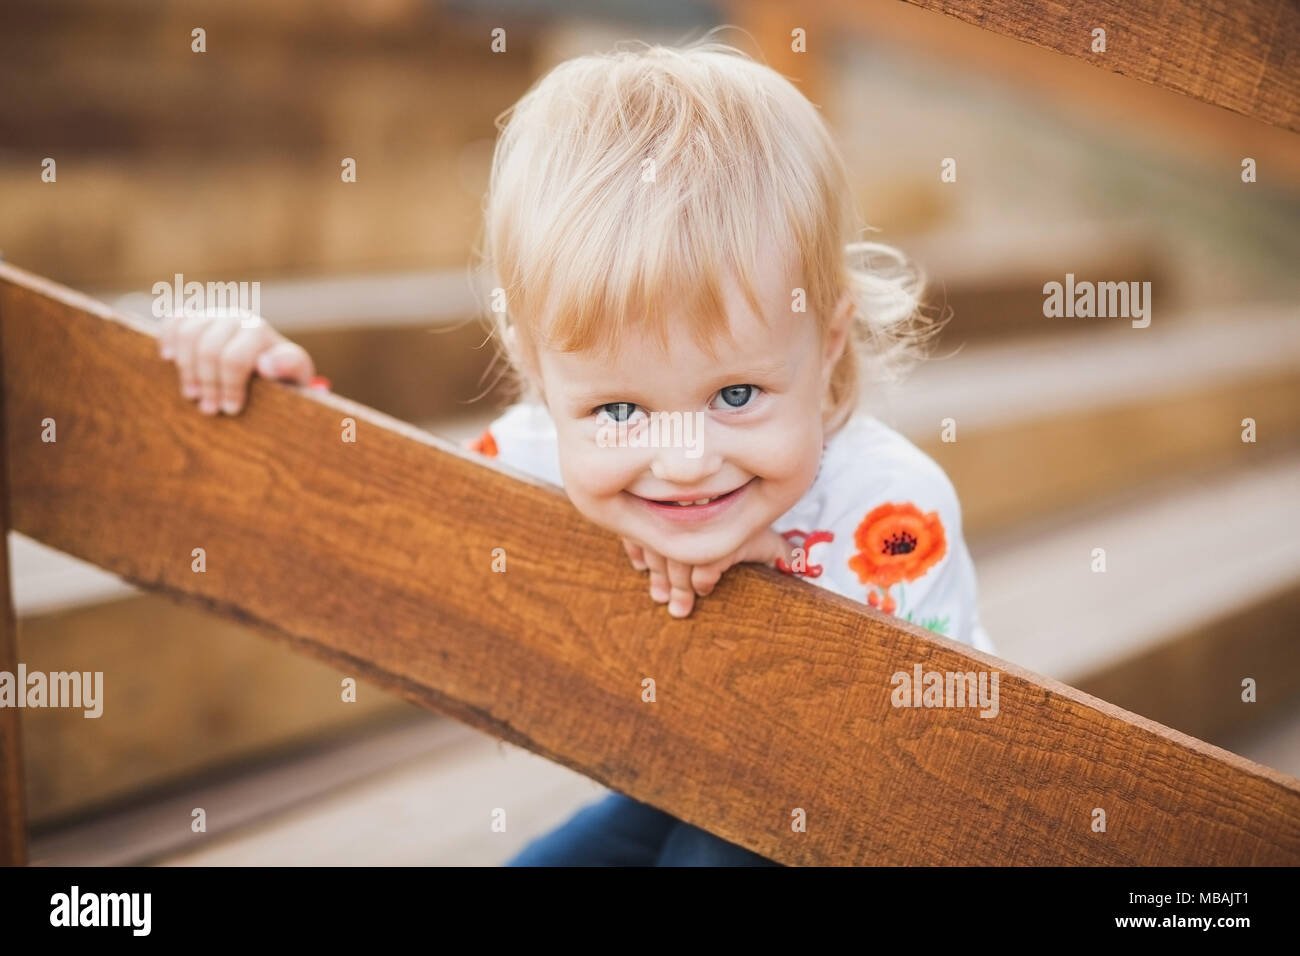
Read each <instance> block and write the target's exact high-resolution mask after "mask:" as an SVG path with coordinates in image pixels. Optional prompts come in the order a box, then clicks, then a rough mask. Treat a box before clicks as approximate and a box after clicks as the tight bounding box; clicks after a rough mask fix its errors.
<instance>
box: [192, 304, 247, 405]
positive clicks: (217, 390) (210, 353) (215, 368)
mask: <svg viewBox="0 0 1300 956" xmlns="http://www.w3.org/2000/svg"><path fill="white" fill-rule="evenodd" d="M238 333H239V320H238V319H233V318H218V319H210V320H209V322H208V324H207V326H206V327H205V328H204V329H203V331H202V332H201V333H199V336H198V340H197V342H196V344H195V346H194V374H195V378H197V379H198V384H199V411H200V412H202V413H203V414H204V415H215V414H216V413H217V412H218V410H219V409H220V408H221V355H222V353H223V352H224V351H225V349H226V345H227V343H229V342H230V340H231V339H233V338H234V337H235V336H236V335H237V334H238Z"/></svg>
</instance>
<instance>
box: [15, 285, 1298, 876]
mask: <svg viewBox="0 0 1300 956" xmlns="http://www.w3.org/2000/svg"><path fill="white" fill-rule="evenodd" d="M0 316H3V337H4V338H3V341H4V355H5V356H6V362H7V364H6V367H5V394H4V399H5V403H4V405H5V414H6V426H7V428H6V432H7V437H8V454H9V460H10V468H11V476H12V483H11V495H12V515H13V522H14V527H15V528H16V529H17V530H20V531H22V532H24V533H26V534H28V535H31V536H32V537H35V538H37V539H38V540H41V541H44V542H46V543H48V544H50V545H52V546H54V547H57V548H60V549H62V550H64V551H67V552H69V553H71V554H74V555H77V556H79V557H82V558H84V559H86V560H89V561H92V562H94V563H95V564H98V565H100V566H102V567H105V568H108V569H109V570H112V571H114V572H115V573H118V574H121V575H123V576H124V577H126V578H128V579H130V580H132V581H134V582H136V583H138V584H140V585H142V586H144V587H148V588H154V589H158V590H161V591H165V592H167V593H169V594H172V595H174V596H176V597H177V598H178V599H181V600H186V601H190V602H194V603H197V604H199V605H201V606H203V607H206V608H208V609H210V610H212V611H214V612H216V613H221V614H225V615H227V616H230V617H233V618H236V619H238V620H242V621H245V622H247V623H249V624H252V625H255V626H258V627H260V628H262V629H264V630H266V631H267V632H268V633H269V634H273V635H275V636H277V637H279V638H280V639H282V640H285V641H287V642H289V643H290V644H291V645H292V646H294V647H296V648H298V649H300V650H302V651H304V652H307V653H311V654H314V655H316V656H318V657H320V658H321V659H323V660H325V661H328V662H329V663H331V664H333V665H334V666H335V667H337V668H338V669H339V670H341V671H342V672H343V673H344V674H349V675H355V676H357V677H363V678H367V679H369V680H371V681H373V682H374V683H375V684H377V685H379V686H381V687H384V688H387V689H390V690H392V691H394V692H395V693H398V694H401V695H402V696H404V697H406V698H407V699H409V700H412V701H414V702H416V703H418V704H420V705H422V706H424V707H427V708H429V709H431V710H438V711H442V712H445V713H447V714H450V715H451V716H453V717H456V718H458V719H460V720H462V721H464V722H465V723H467V724H470V725H471V726H474V727H477V728H479V729H482V730H485V731H487V732H488V733H491V734H493V735H495V736H497V737H499V738H501V739H504V740H508V741H510V742H512V743H515V744H518V745H520V746H523V747H526V748H528V749H530V750H532V751H534V752H536V753H538V754H540V755H542V756H544V757H547V758H549V759H551V760H555V761H558V762H560V763H563V764H565V765H566V766H569V767H571V768H573V769H575V770H577V771H579V772H581V773H584V774H586V775H587V776H589V777H592V778H593V779H595V780H598V781H599V782H601V783H603V784H605V785H607V786H610V787H612V788H614V789H617V790H621V791H623V792H625V793H628V794H630V795H631V796H633V797H636V798H638V799H640V800H644V801H646V802H649V803H651V804H654V805H656V806H658V807H660V808H662V809H664V810H666V811H668V812H670V813H673V814H675V815H676V816H678V817H680V818H682V819H684V820H687V821H689V822H691V823H694V824H696V825H698V826H701V827H704V828H706V829H708V830H710V831H712V832H714V833H716V834H718V835H720V836H722V837H724V838H726V839H728V840H731V841H733V842H736V843H740V844H742V845H744V846H746V847H749V848H751V849H753V850H755V851H756V852H759V853H762V854H764V855H767V856H770V857H772V858H774V859H777V860H780V861H782V862H786V863H791V864H827V863H836V864H859V863H879V864H890V863H894V864H918V863H928V864H965V863H986V864H999V863H1002V864H1012V863H1014V864H1050V863H1073V864H1228V863H1238V864H1282V863H1290V864H1295V863H1300V781H1297V780H1294V779H1292V778H1290V777H1288V776H1286V775H1284V774H1281V773H1278V772H1277V771H1274V770H1270V769H1269V768H1266V767H1262V766H1259V765H1257V764H1253V763H1251V762H1250V761H1247V760H1245V759H1243V758H1241V757H1238V756H1236V755H1234V754H1230V753H1228V752H1226V751H1224V750H1221V749H1219V748H1216V747H1213V746H1210V745H1209V744H1205V743H1203V742H1201V741H1198V740H1195V739H1193V738H1191V737H1188V736H1186V735H1184V734H1180V733H1177V732H1176V731H1172V730H1169V729H1168V728H1165V727H1162V726H1160V725H1158V724H1155V723H1153V722H1151V721H1149V720H1146V719H1144V718H1141V717H1138V716H1137V715H1134V714H1130V713H1128V712H1126V711H1123V710H1121V709H1119V708H1117V707H1114V706H1112V705H1110V704H1107V703H1105V702H1103V701H1100V700H1097V699H1095V698H1092V697H1089V696H1088V695H1086V694H1083V693H1081V692H1079V691H1077V690H1074V689H1072V688H1070V687H1067V686H1065V685H1063V684H1060V683H1058V682H1056V681H1052V680H1048V679H1045V678H1042V677H1039V676H1037V675H1034V674H1032V673H1029V672H1027V671H1025V670H1024V669H1022V668H1019V667H1016V666H1015V665H1014V664H1010V663H1008V662H1005V661H1001V660H999V659H997V658H995V657H992V656H989V655H985V654H980V653H978V652H975V651H973V650H971V649H970V648H967V647H965V646H963V645H959V644H955V643H953V642H950V641H948V640H946V639H943V638H940V637H938V636H937V635H934V634H932V633H931V632H930V631H926V630H922V629H920V628H916V627H913V626H911V625H908V624H906V623H902V622H899V621H897V620H895V619H893V618H891V617H886V616H884V615H881V614H879V613H877V612H875V611H873V610H871V609H870V608H867V607H865V606H864V605H860V604H857V603H856V602H853V601H849V600H847V599H844V598H840V597H837V596H835V595H831V594H828V593H825V592H822V591H820V590H817V589H815V588H813V587H811V586H810V585H807V584H805V583H803V582H800V581H796V580H793V579H789V578H785V577H783V576H781V575H780V574H778V573H777V572H775V571H771V570H768V569H761V568H754V567H744V568H740V569H737V570H736V571H735V572H733V573H731V574H729V575H728V576H727V577H726V579H725V580H724V582H723V583H722V584H721V585H720V587H719V589H718V590H717V591H716V592H715V594H714V595H713V596H712V597H711V598H709V599H708V600H706V601H704V602H702V604H701V606H700V607H699V608H698V609H697V610H696V612H695V613H694V614H693V615H692V616H691V618H689V619H688V620H686V621H678V620H675V619H673V618H670V617H669V616H668V615H667V614H666V613H665V612H664V610H663V609H662V608H661V607H659V606H657V605H653V604H652V603H651V602H649V601H648V600H647V599H646V596H645V593H644V582H643V579H642V578H641V577H640V576H639V575H637V574H636V573H635V572H633V571H632V570H631V569H630V568H628V567H627V566H626V559H625V558H624V557H623V555H622V551H621V547H620V545H619V543H618V541H617V540H616V539H615V538H614V537H613V536H611V535H609V534H606V533H605V532H603V531H601V530H599V529H597V528H596V527H594V526H593V525H591V524H589V523H588V522H586V521H585V520H584V519H582V518H581V517H580V516H579V515H578V514H577V513H576V512H575V511H574V510H573V509H572V508H571V507H570V506H569V504H568V503H567V501H565V499H564V497H563V496H562V494H561V493H560V492H559V490H557V489H554V488H551V487H548V486H546V485H544V484H541V483H538V482H535V481H531V480H525V479H523V478H522V477H520V476H516V475H513V474H510V473H507V472H506V471H503V470H498V469H496V468H494V467H491V466H489V465H487V464H486V463H484V462H482V461H479V460H475V459H474V458H473V457H472V456H471V455H469V454H467V453H463V452H461V451H460V450H458V449H456V448H454V447H451V446H449V445H447V444H446V443H444V442H441V441H439V440H438V439H437V438H434V437H432V436H429V435H426V434H422V433H420V432H418V431H417V430H415V429H413V428H411V427H409V426H406V425H404V424H402V423H400V422H397V421H394V420H392V419H389V418H386V417H385V416H383V415H380V414H378V413H376V412H373V411H370V410H368V409H365V408H363V407H361V406H358V405H355V404H353V403H350V402H347V401H345V400H343V399H341V398H337V397H334V396H329V395H313V394H305V393H301V392H299V391H297V390H295V389H292V388H289V387H286V386H281V385H273V384H268V383H264V382H258V383H255V385H254V389H253V394H252V397H251V401H250V406H249V409H248V411H247V412H246V413H245V414H244V415H243V416H241V417H239V418H238V419H233V420H232V419H224V418H223V419H206V418H203V417H202V416H199V415H198V414H196V413H195V412H194V409H193V408H192V407H191V406H190V405H189V404H188V403H186V402H184V401H183V400H182V399H181V398H180V397H179V395H177V394H176V388H175V381H174V374H173V373H172V372H171V371H170V370H169V369H168V368H167V367H166V366H165V365H164V363H163V362H162V361H161V360H159V359H158V357H157V355H156V344H155V342H154V340H153V338H152V337H151V335H150V334H149V331H148V330H147V329H146V328H143V327H140V326H138V325H137V324H136V323H135V322H134V321H133V320H130V319H127V318H124V317H120V316H114V315H113V314H112V313H111V312H110V310H108V309H107V308H106V307H104V306H101V305H98V304H96V303H94V302H93V301H91V300H88V299H86V298H85V297H83V296H79V295H77V294H76V293H72V292H70V291H68V290H66V289H62V288H60V287H58V286H55V285H53V284H51V283H48V282H45V281H43V280H40V279H38V278H36V277H34V276H31V275H29V274H26V273H24V272H22V271H21V270H18V269H15V268H12V267H9V266H4V265H0ZM345 417H346V418H352V419H353V420H354V421H355V423H356V426H357V440H356V442H355V443H344V442H343V441H341V438H340V436H341V427H342V426H341V422H342V419H344V418H345ZM46 418H53V419H55V420H56V422H57V427H58V441H57V442H56V443H52V444H51V443H43V442H41V440H40V423H41V421H42V420H43V419H46ZM200 547H201V548H204V549H205V554H206V571H204V572H203V573H196V572H195V571H193V570H192V568H191V562H192V560H193V559H192V557H191V554H192V549H194V548H200ZM497 548H501V549H504V552H505V554H506V558H507V570H506V572H505V573H494V572H493V571H492V570H491V564H492V555H493V550H494V549H497ZM173 637H174V639H183V636H182V635H175V636H173ZM160 639H166V636H160ZM917 665H919V666H921V667H922V668H923V669H924V670H925V671H939V672H966V671H990V672H991V671H996V672H998V674H999V704H998V706H999V710H998V715H997V716H996V717H994V718H991V719H988V718H982V717H980V716H979V714H978V712H977V711H976V710H973V709H967V708H956V707H937V708H925V707H894V706H893V705H892V704H891V694H892V691H893V690H894V686H893V684H892V682H891V675H893V674H894V673H896V672H899V671H902V672H906V673H912V671H913V668H914V666H917ZM647 677H650V678H653V679H654V680H655V682H656V688H657V700H656V701H655V702H653V703H646V702H643V700H642V681H643V679H644V678H647ZM1197 692H1198V689H1197V688H1188V693H1193V694H1194V693H1197ZM112 696H113V689H112V687H107V688H105V693H104V697H105V710H106V712H110V709H111V707H112ZM1094 808H1101V809H1103V810H1104V811H1105V812H1106V815H1107V821H1108V824H1107V829H1106V831H1105V832H1104V833H1102V832H1094V831H1093V829H1092V821H1093V819H1094ZM489 809H490V808H484V814H485V820H486V819H487V817H486V814H487V813H488V812H489ZM796 810H802V811H804V812H805V813H806V815H807V820H808V826H807V830H806V832H795V831H794V830H793V829H792V827H791V820H792V814H793V813H794V812H795V811H796Z"/></svg>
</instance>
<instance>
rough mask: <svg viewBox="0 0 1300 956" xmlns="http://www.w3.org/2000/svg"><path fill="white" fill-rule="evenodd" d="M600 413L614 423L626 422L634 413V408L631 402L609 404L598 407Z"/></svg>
mask: <svg viewBox="0 0 1300 956" xmlns="http://www.w3.org/2000/svg"><path fill="white" fill-rule="evenodd" d="M600 411H602V412H604V413H605V414H606V415H608V416H609V417H610V418H612V419H613V420H614V421H616V422H626V421H628V420H630V419H631V418H632V413H633V412H635V411H636V406H635V405H633V404H632V403H631V402H610V403H609V404H607V405H602V406H600Z"/></svg>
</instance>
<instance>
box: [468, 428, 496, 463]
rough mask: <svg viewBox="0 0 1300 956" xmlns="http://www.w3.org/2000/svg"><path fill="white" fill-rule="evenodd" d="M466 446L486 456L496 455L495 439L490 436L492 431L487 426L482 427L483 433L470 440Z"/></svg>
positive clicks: (492, 456)
mask: <svg viewBox="0 0 1300 956" xmlns="http://www.w3.org/2000/svg"><path fill="white" fill-rule="evenodd" d="M468 447H469V450H470V451H476V452H478V453H479V454H480V455H486V456H487V457H488V458H495V457H496V456H497V440H496V439H495V438H493V437H492V431H491V429H488V428H485V429H483V434H482V435H479V436H478V438H475V439H474V440H473V441H471V442H470V443H469V445H468Z"/></svg>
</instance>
